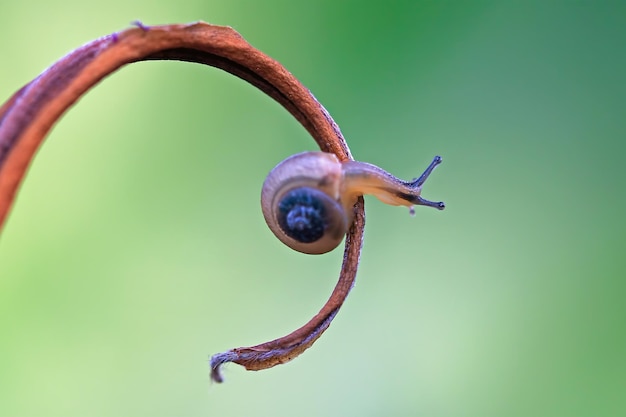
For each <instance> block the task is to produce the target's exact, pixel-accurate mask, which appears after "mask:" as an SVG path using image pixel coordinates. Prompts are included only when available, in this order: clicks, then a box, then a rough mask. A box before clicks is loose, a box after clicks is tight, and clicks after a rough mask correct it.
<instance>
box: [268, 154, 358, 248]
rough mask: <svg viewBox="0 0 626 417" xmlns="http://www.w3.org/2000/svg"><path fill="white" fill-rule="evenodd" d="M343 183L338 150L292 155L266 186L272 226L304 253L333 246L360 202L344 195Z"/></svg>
mask: <svg viewBox="0 0 626 417" xmlns="http://www.w3.org/2000/svg"><path fill="white" fill-rule="evenodd" d="M342 181H343V170H342V165H341V162H339V160H338V159H337V157H336V156H335V155H333V154H329V153H324V152H304V153H300V154H297V155H293V156H290V157H289V158H287V159H285V160H284V161H282V162H281V163H279V164H278V165H277V166H276V167H275V168H274V169H273V170H272V171H271V172H270V174H269V175H268V177H267V179H266V180H265V183H264V184H263V190H262V191H261V207H262V210H263V216H264V217H265V221H266V222H267V225H268V226H269V228H270V229H271V230H272V232H274V234H275V235H276V237H278V239H280V240H281V241H282V242H283V243H285V244H286V245H287V246H289V247H290V248H292V249H294V250H297V251H299V252H303V253H309V254H321V253H326V252H329V251H331V250H333V249H334V248H335V247H337V245H339V243H340V242H341V241H342V239H343V237H344V235H345V234H346V231H347V230H348V227H349V226H350V224H351V222H352V217H351V216H350V215H348V214H347V213H348V212H350V213H351V212H352V210H350V209H349V208H350V207H351V206H352V205H353V204H354V202H355V201H356V199H355V197H352V198H347V199H346V198H345V196H343V191H344V190H343V187H342ZM342 197H344V198H342ZM344 200H345V201H344Z"/></svg>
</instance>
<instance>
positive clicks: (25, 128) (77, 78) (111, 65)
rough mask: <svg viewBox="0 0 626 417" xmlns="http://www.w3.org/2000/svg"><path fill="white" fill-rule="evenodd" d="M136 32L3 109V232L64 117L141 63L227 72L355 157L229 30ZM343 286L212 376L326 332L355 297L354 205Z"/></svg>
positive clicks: (284, 79) (266, 360) (83, 56)
mask: <svg viewBox="0 0 626 417" xmlns="http://www.w3.org/2000/svg"><path fill="white" fill-rule="evenodd" d="M137 26H138V27H135V28H131V29H128V30H124V31H122V32H119V33H114V34H111V35H108V36H105V37H103V38H100V39H97V40H95V41H93V42H90V43H88V44H86V45H84V46H82V47H80V48H78V49H76V50H74V51H72V52H71V53H69V54H68V55H66V56H65V57H63V58H61V59H60V60H59V61H57V62H56V63H55V64H54V65H52V66H51V67H50V68H48V69H47V70H46V71H44V72H43V73H42V74H41V75H39V76H38V77H37V78H35V79H34V80H33V81H31V82H30V83H28V84H27V85H26V86H24V87H23V88H22V89H20V90H19V91H18V92H16V93H15V94H14V95H13V96H12V97H11V98H10V99H9V100H8V101H7V102H6V103H5V104H4V105H3V106H2V107H1V108H0V228H1V227H2V225H3V224H4V221H5V220H6V217H7V215H8V213H9V210H10V208H11V205H12V203H13V200H14V199H15V196H16V193H17V190H18V187H19V185H20V183H21V181H22V179H23V177H24V174H25V172H26V170H27V169H28V166H29V164H30V162H31V160H32V159H33V157H34V155H35V153H36V151H37V149H38V147H39V145H40V144H41V142H42V141H43V139H44V138H45V136H46V134H47V133H48V131H49V130H50V129H51V127H52V126H53V125H54V123H56V122H57V120H59V118H60V117H61V116H62V115H63V113H64V112H65V111H66V110H67V109H68V108H69V107H70V106H71V105H72V104H74V103H75V102H76V101H77V100H78V99H79V98H80V97H81V96H82V95H83V94H84V93H86V92H87V91H88V90H89V89H90V88H92V87H94V86H95V85H96V84H97V83H98V82H99V81H100V80H102V79H103V78H104V77H106V76H108V75H109V74H111V73H113V72H114V71H116V70H117V69H118V68H120V67H122V66H124V65H126V64H129V63H132V62H137V61H142V60H154V59H166V60H182V61H191V62H197V63H202V64H206V65H211V66H214V67H218V68H221V69H223V70H225V71H227V72H230V73H231V74H234V75H236V76H237V77H240V78H242V79H244V80H246V81H248V82H249V83H251V84H252V85H254V86H256V87H257V88H259V89H260V90H262V91H263V92H265V93H266V94H268V95H269V96H271V97H272V98H273V99H275V100H276V101H278V102H279V103H280V104H281V105H282V106H283V107H285V108H286V109H287V110H288V111H289V112H290V113H291V114H292V115H293V116H294V117H295V118H296V119H297V120H298V121H299V122H300V123H301V124H302V125H303V126H304V127H305V128H306V129H307V130H308V131H309V133H310V134H311V135H312V136H313V138H314V139H315V141H316V142H317V143H318V145H319V147H320V149H321V150H322V151H325V152H331V153H334V154H335V155H337V157H338V158H339V159H340V160H341V161H346V160H351V159H352V156H351V154H350V151H349V149H348V145H347V144H346V142H345V140H344V139H343V136H342V135H341V132H340V130H339V128H338V127H337V125H336V124H335V122H334V121H333V119H332V118H331V117H330V115H329V114H328V112H327V111H326V110H325V109H324V107H323V106H322V105H321V104H320V103H318V101H317V100H316V99H315V97H313V95H312V94H311V93H310V92H309V90H307V89H306V88H305V87H304V86H303V85H302V84H301V83H300V82H299V81H298V80H297V79H296V78H295V77H294V76H293V75H291V74H290V73H289V72H288V71H287V70H286V69H285V68H284V67H283V66H282V65H281V64H279V63H278V62H276V61H274V60H273V59H271V58H269V57H268V56H267V55H265V54H263V53H262V52H260V51H259V50H257V49H255V48H253V47H252V46H251V45H249V44H248V43H247V42H246V41H245V40H244V39H243V38H242V37H241V36H240V35H239V34H238V33H237V32H235V31H234V30H233V29H231V28H228V27H221V26H213V25H209V24H206V23H201V22H200V23H193V24H188V25H166V26H145V25H143V24H138V25H137ZM354 212H355V217H354V218H355V221H354V223H353V225H352V227H351V228H350V230H349V231H348V234H347V238H346V246H345V252H344V260H343V265H342V269H341V273H340V275H339V281H338V283H337V285H336V287H335V289H334V290H333V292H332V294H331V296H330V298H329V300H328V301H327V302H326V304H325V305H324V307H322V309H321V310H320V312H319V313H318V314H317V315H315V317H313V318H312V319H311V320H310V321H309V322H308V323H307V324H305V325H304V326H303V327H301V328H300V329H298V330H296V331H294V332H293V333H291V334H289V335H287V336H284V337H282V338H280V339H276V340H273V341H271V342H267V343H263V344H260V345H257V346H253V347H245V348H237V349H232V350H230V351H228V352H225V353H221V354H217V355H215V356H213V358H212V359H211V369H212V371H211V376H212V378H213V379H214V380H215V381H217V382H221V381H222V377H221V375H220V366H221V365H222V364H223V363H226V362H235V363H237V364H240V365H243V366H245V367H246V369H249V370H260V369H265V368H269V367H272V366H274V365H278V364H280V363H284V362H287V361H289V360H291V359H293V358H295V357H296V356H298V355H299V354H300V353H302V352H303V351H304V350H305V349H307V348H308V347H309V346H311V345H312V344H313V343H314V342H315V340H317V339H318V338H319V337H320V335H321V334H322V333H323V332H324V330H326V328H328V326H329V325H330V322H331V321H332V319H333V318H334V317H335V315H336V314H337V311H338V310H339V308H340V307H341V305H342V304H343V302H344V300H345V298H346V296H347V295H348V292H349V291H350V289H351V287H352V285H353V283H354V279H355V276H356V271H357V267H358V263H359V255H360V252H361V244H362V239H363V227H364V225H365V214H364V206H363V199H362V198H359V200H358V202H357V204H356V205H355V206H354Z"/></svg>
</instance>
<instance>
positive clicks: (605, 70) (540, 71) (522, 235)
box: [0, 0, 626, 417]
mask: <svg viewBox="0 0 626 417" xmlns="http://www.w3.org/2000/svg"><path fill="white" fill-rule="evenodd" d="M134 19H141V20H142V21H143V22H144V23H146V24H161V23H175V22H188V21H195V20H204V21H207V22H210V23H216V24H223V25H230V26H233V27H234V28H235V29H237V30H238V31H239V32H240V33H241V34H242V35H244V36H245V37H246V39H247V40H248V41H249V42H251V43H252V44H253V45H255V46H256V47H257V48H259V49H261V50H262V51H264V52H266V53H267V54H269V55H270V56H272V57H274V58H275V59H277V60H279V61H280V62H282V63H283V64H284V65H285V66H286V67H287V68H288V69H289V70H290V71H291V72H292V73H293V74H295V75H296V76H297V77H298V78H299V79H300V80H301V81H302V82H303V83H304V84H305V85H306V86H307V87H308V88H310V89H311V90H312V91H313V93H314V94H315V95H316V96H317V97H318V99H319V100H320V101H321V102H322V103H323V104H324V105H325V106H326V108H327V109H328V110H329V111H330V113H331V114H332V115H333V116H334V118H335V119H336V121H337V122H338V123H339V125H340V126H341V128H342V131H343V133H344V135H345V136H346V139H347V140H348V143H349V145H350V147H351V149H352V152H353V154H354V156H355V157H356V158H357V159H358V160H363V161H368V162H371V163H374V164H377V165H379V166H381V167H383V168H385V169H387V170H389V171H390V172H392V173H394V174H395V175H398V176H400V177H402V178H406V179H410V178H413V177H414V176H417V175H418V174H419V173H421V171H422V170H423V169H424V168H425V166H426V165H427V164H428V162H429V161H430V160H431V158H432V157H433V156H434V155H436V154H440V155H442V156H443V159H444V163H443V164H442V165H441V166H440V167H439V168H437V170H436V171H435V173H434V174H433V176H432V178H431V179H430V180H429V182H428V183H427V184H426V187H425V190H424V194H423V195H424V196H425V197H426V198H430V199H433V200H444V201H445V202H446V204H447V209H446V210H445V211H443V212H437V211H436V210H431V209H426V208H418V209H417V215H416V217H415V218H411V217H410V216H409V215H408V213H407V210H406V209H404V208H394V207H389V206H385V205H383V204H382V203H380V202H378V201H377V200H375V199H373V198H368V199H367V202H366V207H367V215H368V217H367V220H368V223H367V226H366V236H365V245H364V249H363V254H362V262H361V266H360V271H359V275H358V279H357V285H356V287H355V288H354V290H353V292H352V293H351V295H350V297H349V298H348V300H347V302H346V304H345V305H344V307H343V309H342V310H341V312H340V313H339V315H338V316H337V318H336V320H335V322H334V323H333V324H332V325H331V327H330V328H329V330H328V331H327V332H326V333H325V335H324V336H323V337H322V338H321V339H320V340H319V341H318V342H317V343H316V344H315V345H314V346H313V348H311V349H310V350H308V351H307V352H305V354H303V355H302V356H301V357H299V358H298V359H296V360H294V361H293V362H291V363H289V364H287V365H282V366H278V367H275V368H272V369H270V370H267V371H262V372H246V371H244V370H243V368H241V367H239V366H237V365H230V366H228V367H227V368H226V369H225V377H226V382H225V384H222V385H217V384H211V383H210V380H209V369H208V368H209V367H208V357H209V355H210V354H212V353H215V352H219V351H224V350H227V349H229V348H232V347H237V346H249V345H252V344H257V343H260V342H264V341H266V340H269V339H272V338H275V337H279V336H282V335H284V334H286V333H288V332H290V331H291V330H293V329H295V328H296V327H299V326H300V325H302V324H303V323H305V322H306V321H307V320H308V319H309V318H310V317H311V316H312V315H313V314H314V313H315V312H317V310H318V309H319V308H320V307H321V306H322V304H323V302H324V301H325V300H326V298H327V297H328V295H329V294H330V291H331V289H332V287H333V286H334V284H335V281H336V277H337V275H338V272H339V266H340V262H341V257H342V253H341V252H342V251H341V250H340V249H339V250H336V251H334V252H333V253H331V254H328V255H323V256H310V255H302V254H299V253H296V252H293V251H291V250H290V249H288V248H286V247H284V246H282V244H281V243H280V242H279V241H278V240H277V239H275V238H274V236H273V235H272V234H271V232H270V231H269V229H267V227H266V226H265V223H264V221H263V218H262V215H261V210H260V206H259V194H260V188H261V184H262V182H263V180H264V178H265V175H266V174H267V172H268V171H269V170H270V169H271V168H272V167H273V166H274V165H275V164H276V163H278V162H279V161H280V160H282V159H283V158H285V157H286V156H288V155H290V154H293V153H296V152H300V151H304V150H309V149H315V144H314V142H313V141H312V140H311V139H310V138H309V137H308V136H307V134H306V132H305V131H304V129H303V128H302V127H301V126H300V125H298V124H297V122H296V121H295V120H294V119H293V118H291V116H290V115H289V114H288V113H287V112H286V111H285V110H283V109H282V108H281V107H280V106H279V105H278V104H276V103H274V102H273V101H271V100H270V99H269V98H268V97H266V96H264V95H263V94H262V93H260V92H259V91H257V90H256V89H254V88H253V87H251V86H250V85H248V84H246V83H245V82H243V81H241V80H239V79H236V78H235V77H232V76H231V75H229V74H226V73H223V72H220V71H218V70H216V69H212V68H207V67H203V66H199V65H192V64H185V63H179V62H148V63H140V64H134V65H132V66H130V67H127V68H124V69H122V70H121V71H120V72H119V73H116V74H114V75H113V76H112V77H110V78H108V79H107V80H105V81H104V82H103V83H101V84H100V85H99V86H98V87H96V88H95V89H94V90H93V91H91V92H89V94H88V95H87V96H85V97H84V98H83V99H82V100H81V101H80V102H79V104H78V105H77V106H76V107H75V108H73V109H72V110H71V111H70V112H69V113H68V114H67V115H66V116H65V117H64V118H63V119H62V121H61V122H60V123H59V124H58V125H57V126H56V127H55V128H54V130H53V131H52V133H51V135H50V137H49V138H48V139H47V141H46V142H45V144H44V146H43V147H42V148H41V150H40V152H39V153H38V155H37V157H36V159H35V162H34V164H33V166H32V168H31V169H30V171H29V174H28V177H27V180H26V182H25V183H24V185H23V186H22V188H21V192H20V194H19V198H18V200H17V203H16V205H15V206H14V209H13V211H12V213H11V215H10V217H9V220H8V222H7V224H6V227H5V229H4V230H3V232H2V236H1V238H0V415H1V416H253V415H254V416H276V415H279V416H293V415H297V416H343V417H346V416H361V417H362V416H409V415H422V416H594V417H595V416H623V415H625V414H626V395H625V392H626V307H625V306H624V303H625V301H624V300H625V299H626V291H625V290H626V285H625V283H624V278H625V277H626V256H625V255H624V247H625V245H624V234H625V232H626V221H625V220H624V212H625V209H626V197H625V193H624V192H625V188H626V169H625V168H624V156H625V152H624V150H625V144H624V143H625V140H626V76H625V74H626V42H625V40H626V7H624V3H623V2H618V1H614V2H611V1H605V2H592V1H588V2H574V1H571V2H567V1H552V2H550V1H548V2H536V3H529V2H517V3H515V2H506V1H502V2H474V3H470V2H456V3H455V2H446V3H443V4H440V3H439V2H435V1H429V2H383V1H379V2H374V1H369V2H364V1H348V2H338V1H330V0H329V1H307V2H293V1H291V2H289V1H259V2H257V1H247V2H246V1H206V0H205V1H169V2H166V1H162V0H160V1H146V0H142V1H134V2H129V1H119V0H108V1H106V2H100V3H97V4H96V3H91V4H90V3H88V2H85V1H84V0H80V1H79V0H72V1H68V0H63V1H54V0H46V1H43V0H38V1H30V2H28V1H25V2H17V1H12V2H7V1H3V2H2V4H1V5H0V51H1V52H2V55H1V58H0V62H1V65H0V97H1V98H2V99H4V98H8V97H9V96H10V95H11V94H12V93H13V92H14V91H15V90H17V89H18V88H19V87H20V86H21V85H23V84H25V83H26V82H28V81H29V80H30V79H32V78H33V77H35V76H36V75H37V74H38V73H39V72H41V71H42V70H43V69H44V68H45V67H47V66H48V65H50V64H51V63H52V62H54V61H55V60H56V59H58V58H59V57H61V56H62V55H64V54H65V53H67V52H68V51H69V50H71V49H73V48H76V47H78V46H79V45H81V44H83V43H85V42H87V41H89V40H91V39H94V38H96V37H99V36H103V35H106V34H108V33H111V32H113V31H116V30H120V29H123V28H124V27H127V26H128V23H129V22H130V21H132V20H134Z"/></svg>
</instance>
